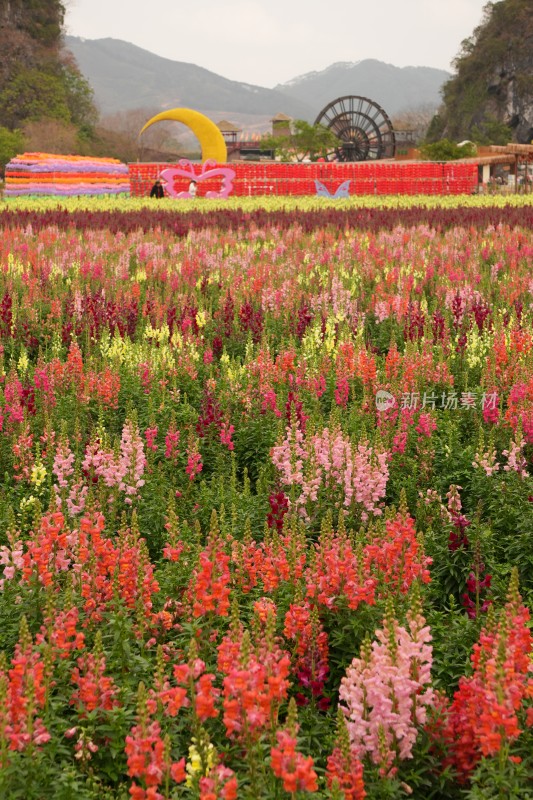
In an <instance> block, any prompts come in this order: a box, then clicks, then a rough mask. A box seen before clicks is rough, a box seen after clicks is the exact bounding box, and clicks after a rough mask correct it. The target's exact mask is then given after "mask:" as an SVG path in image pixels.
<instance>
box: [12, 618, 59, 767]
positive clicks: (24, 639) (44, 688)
mask: <svg viewBox="0 0 533 800" xmlns="http://www.w3.org/2000/svg"><path fill="white" fill-rule="evenodd" d="M46 672H47V671H46V668H45V664H44V661H43V660H42V658H41V655H40V653H39V652H38V651H37V650H35V649H34V648H33V644H32V641H31V636H30V634H29V631H28V628H27V626H26V624H25V620H23V624H22V626H21V636H20V639H19V641H18V642H17V644H16V645H15V652H14V655H13V658H12V659H11V665H10V668H9V669H7V670H6V671H4V670H3V669H1V668H0V691H1V693H2V697H3V698H4V701H3V703H2V707H1V708H0V738H1V739H2V740H3V741H4V742H6V743H7V746H8V747H9V749H10V750H18V751H22V750H25V749H26V748H27V747H28V746H30V745H33V746H36V747H40V745H42V744H46V742H48V741H49V740H50V739H51V735H50V733H49V732H48V730H47V729H46V727H45V725H44V723H43V721H42V719H41V718H40V717H39V716H38V715H39V712H40V711H41V710H43V709H44V707H45V704H46V702H47V696H48V690H49V688H50V682H49V681H47V675H46ZM3 766H5V765H4V764H3V763H2V756H0V767H3Z"/></svg>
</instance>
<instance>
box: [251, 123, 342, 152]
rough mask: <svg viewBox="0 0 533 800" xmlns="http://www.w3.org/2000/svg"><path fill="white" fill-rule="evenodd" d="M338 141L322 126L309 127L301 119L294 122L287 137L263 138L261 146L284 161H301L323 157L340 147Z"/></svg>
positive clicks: (270, 136)
mask: <svg viewBox="0 0 533 800" xmlns="http://www.w3.org/2000/svg"><path fill="white" fill-rule="evenodd" d="M340 144H341V143H340V141H339V139H338V138H337V137H336V136H335V134H334V133H332V131H331V130H329V128H326V127H325V126H324V125H310V124H309V122H306V121H305V120H303V119H297V120H295V121H294V122H293V123H292V125H291V133H290V134H289V135H288V136H272V135H268V136H263V138H262V139H261V146H262V147H263V148H264V149H265V150H272V151H274V152H275V153H276V155H279V156H281V158H282V159H284V160H287V161H288V160H291V161H292V160H297V161H303V160H304V158H310V159H311V160H314V159H316V158H318V157H320V156H322V157H324V156H326V155H327V154H328V153H330V152H331V151H332V150H335V149H336V148H337V147H339V146H340Z"/></svg>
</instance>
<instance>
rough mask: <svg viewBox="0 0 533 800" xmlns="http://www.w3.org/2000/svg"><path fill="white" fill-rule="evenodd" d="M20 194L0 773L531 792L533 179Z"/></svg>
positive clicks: (344, 792) (29, 778)
mask: <svg viewBox="0 0 533 800" xmlns="http://www.w3.org/2000/svg"><path fill="white" fill-rule="evenodd" d="M6 205H7V209H5V210H2V211H0V225H1V226H2V236H1V238H0V269H1V272H0V274H1V286H0V332H1V340H0V341H1V345H0V347H1V366H2V368H1V370H0V372H1V378H0V386H1V388H0V472H1V474H2V475H3V480H2V489H1V493H0V515H1V518H2V522H3V525H2V527H1V533H0V649H1V651H2V655H1V657H0V797H2V798H7V799H8V800H11V798H24V799H25V800H47V799H48V798H54V799H56V798H57V800H62V799H63V798H65V799H66V800H69V798H76V800H77V799H78V798H80V800H101V799H104V800H105V798H109V800H122V799H123V798H127V797H131V798H134V800H141V798H147V799H148V798H149V799H150V800H157V799H158V798H167V799H168V798H198V799H201V800H217V798H221V799H223V800H231V798H244V800H252V798H253V799H254V800H256V799H258V798H265V799H268V800H270V799H273V798H283V797H291V796H292V797H296V798H300V800H301V798H304V797H316V798H323V799H324V798H337V800H342V799H343V798H344V799H345V800H362V798H364V797H367V798H370V800H378V799H379V800H380V799H381V798H402V797H409V796H410V797H413V798H419V799H421V798H424V799H429V798H434V799H435V798H436V799H438V800H454V798H468V799H469V800H476V799H477V798H484V799H487V798H489V799H490V798H504V797H505V798H516V800H524V799H525V798H528V797H532V796H533V795H532V792H531V786H532V785H533V783H532V782H533V756H532V752H533V733H532V729H533V672H532V660H531V656H532V634H531V622H530V610H531V606H532V602H533V481H532V457H533V330H532V294H533V277H532V274H531V265H532V263H533V224H532V223H533V217H532V207H531V205H527V204H526V203H518V202H517V203H515V204H514V205H507V206H503V205H499V206H496V205H495V206H487V205H486V204H481V203H478V204H468V205H467V204H466V201H465V205H464V206H459V205H455V206H454V205H451V204H450V205H448V204H446V207H442V208H438V207H437V206H436V205H434V204H431V203H429V204H428V205H427V206H426V207H423V206H422V205H421V204H419V205H413V206H411V207H409V206H407V205H406V206H405V207H404V206H401V207H400V206H398V207H393V206H389V207H388V208H386V207H385V206H384V205H383V206H382V207H377V206H376V207H366V208H363V207H362V206H357V207H356V206H352V205H349V206H346V207H343V206H340V205H339V206H338V207H333V206H331V205H328V206H327V207H323V208H319V207H317V206H316V205H315V206H306V205H305V204H301V205H298V204H295V205H294V206H293V207H290V208H284V207H281V206H278V207H276V206H275V205H272V206H269V205H268V204H266V205H264V206H263V207H260V206H258V205H257V204H250V205H249V206H246V204H245V205H244V206H242V207H241V208H239V206H234V207H232V206H231V205H228V206H225V207H224V208H223V209H222V210H216V209H211V210H209V209H204V210H203V211H198V210H197V209H195V208H194V207H189V208H188V209H185V210H184V213H183V214H176V213H175V210H173V209H172V208H170V207H158V208H157V209H154V208H152V209H147V208H146V207H144V208H143V207H142V206H139V207H135V206H127V208H131V209H133V210H130V211H121V208H122V207H121V206H120V204H115V205H108V204H104V206H103V207H102V206H101V205H98V204H94V205H91V204H88V205H81V206H80V205H78V206H76V204H75V203H73V204H72V205H69V206H68V207H67V206H65V207H63V208H62V209H61V208H58V207H55V206H47V205H46V203H44V204H42V203H41V202H39V203H38V204H36V205H35V206H34V207H31V206H29V205H28V204H27V203H26V204H22V203H21V204H20V205H13V204H11V203H9V204H6ZM4 208H5V207H4Z"/></svg>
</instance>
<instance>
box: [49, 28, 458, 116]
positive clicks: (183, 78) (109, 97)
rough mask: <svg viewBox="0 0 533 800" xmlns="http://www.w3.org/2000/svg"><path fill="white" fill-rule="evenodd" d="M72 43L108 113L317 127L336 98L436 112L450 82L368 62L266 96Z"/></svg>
mask: <svg viewBox="0 0 533 800" xmlns="http://www.w3.org/2000/svg"><path fill="white" fill-rule="evenodd" d="M65 44H66V46H67V47H68V48H69V49H70V50H71V51H72V53H73V54H74V56H75V58H76V60H77V62H78V64H79V66H80V69H81V71H82V73H83V74H84V75H85V77H86V78H87V80H88V81H89V83H90V85H91V86H92V88H93V90H94V93H95V98H96V102H97V104H98V106H99V108H100V110H101V112H102V114H110V113H114V112H117V111H126V110H131V109H135V108H150V109H154V110H162V109H164V108H172V107H175V106H186V107H192V108H196V109H198V110H199V111H202V112H204V113H209V112H213V111H214V110H216V111H217V113H218V112H220V113H221V114H222V116H226V117H229V118H230V119H231V118H232V117H231V115H232V114H244V115H257V116H263V117H264V115H271V116H273V115H274V114H276V113H278V112H283V113H285V114H288V115H289V116H291V117H293V118H298V119H306V120H308V121H309V122H313V121H314V120H315V118H316V117H317V115H318V113H319V112H320V110H321V109H322V107H323V106H325V105H326V104H327V103H329V102H330V101H331V100H334V99H335V98H336V97H338V96H340V95H344V94H360V95H364V96H366V97H369V98H371V99H372V100H375V101H376V102H377V103H379V104H380V105H382V106H383V108H384V109H385V111H386V112H387V113H388V114H389V116H391V115H393V114H395V113H397V112H399V111H403V110H405V109H411V108H418V107H420V106H421V105H434V106H435V108H436V107H437V106H438V105H439V104H440V102H441V100H440V96H439V91H440V89H441V87H442V84H443V83H444V82H445V81H446V79H447V78H449V73H447V72H445V71H444V70H438V69H431V68H429V67H403V68H400V67H394V66H392V65H391V64H385V63H383V62H381V61H375V60H371V59H368V60H365V61H361V62H359V63H355V64H333V65H332V66H331V67H329V68H327V69H325V70H323V71H321V72H311V73H308V74H307V75H302V76H300V77H298V78H295V79H294V80H292V81H289V82H288V83H285V84H281V85H279V86H276V87H275V88H274V89H266V88H263V87H260V86H253V85H251V84H249V83H244V82H242V83H241V82H238V81H230V80H228V79H226V78H222V77H221V76H219V75H216V74H215V73H213V72H210V71H209V70H206V69H203V68H202V67H199V66H196V65H195V64H187V63H184V62H181V61H172V60H170V59H167V58H161V57H160V56H157V55H155V54H154V53H150V52H148V51H147V50H143V49H142V48H140V47H137V46H135V45H133V44H129V43H128V42H124V41H121V40H119V39H93V40H90V39H80V38H78V37H74V36H67V37H66V40H65Z"/></svg>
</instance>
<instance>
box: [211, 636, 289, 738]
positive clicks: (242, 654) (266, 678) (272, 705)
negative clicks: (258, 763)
mask: <svg viewBox="0 0 533 800" xmlns="http://www.w3.org/2000/svg"><path fill="white" fill-rule="evenodd" d="M218 669H219V671H220V672H222V673H223V674H224V680H223V698H224V699H223V708H224V716H223V721H224V725H225V728H226V734H227V736H229V737H230V738H235V739H237V740H239V741H244V740H254V741H255V740H257V739H258V738H259V737H260V736H261V735H262V733H263V732H264V731H267V730H270V729H271V728H272V726H273V725H275V724H276V719H277V713H278V709H279V707H280V705H281V703H282V702H283V701H284V700H286V698H287V692H288V688H289V680H288V676H289V670H290V657H289V654H288V653H287V652H286V651H285V650H282V649H281V648H280V647H279V645H278V643H277V642H276V640H275V639H274V640H272V639H270V637H269V636H264V635H262V636H261V639H260V641H259V642H258V643H257V644H256V646H255V648H253V649H252V648H251V647H250V640H249V638H248V635H247V634H246V635H245V634H244V631H243V629H242V628H238V629H234V630H233V631H231V632H230V633H228V634H227V635H226V636H225V637H224V639H223V640H222V642H221V644H220V645H219V647H218Z"/></svg>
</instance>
